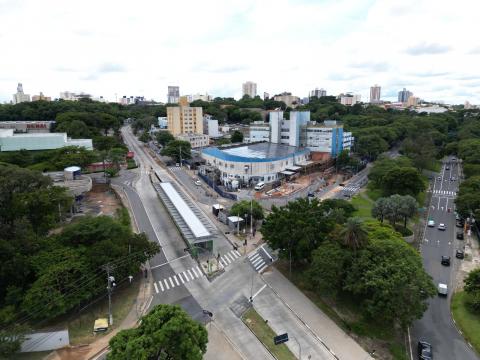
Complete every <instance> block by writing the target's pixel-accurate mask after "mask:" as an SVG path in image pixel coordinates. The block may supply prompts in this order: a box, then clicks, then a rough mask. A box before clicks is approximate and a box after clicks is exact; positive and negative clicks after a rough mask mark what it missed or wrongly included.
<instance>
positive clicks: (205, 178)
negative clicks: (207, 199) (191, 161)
mask: <svg viewBox="0 0 480 360" xmlns="http://www.w3.org/2000/svg"><path fill="white" fill-rule="evenodd" d="M198 176H199V177H200V178H201V179H203V181H205V182H206V183H207V184H208V186H210V187H211V188H213V189H214V190H215V191H216V192H217V193H218V194H219V195H220V196H222V197H224V198H227V199H230V200H234V201H236V200H237V195H235V194H231V193H229V192H226V191H223V189H222V188H221V187H218V186H213V180H212V179H210V178H209V177H208V176H206V175H204V174H202V173H198Z"/></svg>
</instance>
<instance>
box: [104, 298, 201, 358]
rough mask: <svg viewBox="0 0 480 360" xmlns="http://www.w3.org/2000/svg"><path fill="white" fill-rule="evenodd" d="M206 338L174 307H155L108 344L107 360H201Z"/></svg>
mask: <svg viewBox="0 0 480 360" xmlns="http://www.w3.org/2000/svg"><path fill="white" fill-rule="evenodd" d="M207 342H208V334H207V331H206V330H205V328H204V327H203V326H202V325H200V324H199V323H198V322H196V321H194V320H193V319H192V318H190V317H189V316H188V314H187V313H186V312H185V311H184V310H182V309H181V308H180V306H178V305H163V304H161V305H157V306H155V307H154V308H153V309H152V311H150V313H148V314H147V315H145V316H143V317H142V322H141V324H140V326H138V327H137V328H134V329H128V330H122V331H120V332H119V333H118V334H117V335H115V336H114V337H113V338H112V339H111V340H110V352H109V353H108V355H107V359H108V360H123V359H138V360H157V359H165V360H201V359H202V358H203V355H204V354H205V352H206V351H207Z"/></svg>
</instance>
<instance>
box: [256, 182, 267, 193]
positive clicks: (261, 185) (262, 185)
mask: <svg viewBox="0 0 480 360" xmlns="http://www.w3.org/2000/svg"><path fill="white" fill-rule="evenodd" d="M264 187H265V183H264V182H262V181H260V182H259V183H257V185H255V190H256V191H261V190H263V188H264Z"/></svg>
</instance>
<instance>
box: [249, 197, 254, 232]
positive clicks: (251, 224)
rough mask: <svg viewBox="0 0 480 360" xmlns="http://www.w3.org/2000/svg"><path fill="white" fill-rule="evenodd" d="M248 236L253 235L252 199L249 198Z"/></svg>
mask: <svg viewBox="0 0 480 360" xmlns="http://www.w3.org/2000/svg"><path fill="white" fill-rule="evenodd" d="M250 236H251V237H253V199H250Z"/></svg>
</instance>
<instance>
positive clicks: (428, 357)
mask: <svg viewBox="0 0 480 360" xmlns="http://www.w3.org/2000/svg"><path fill="white" fill-rule="evenodd" d="M418 358H419V359H420V360H432V359H433V351H432V345H430V344H429V343H427V342H425V341H419V342H418Z"/></svg>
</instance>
